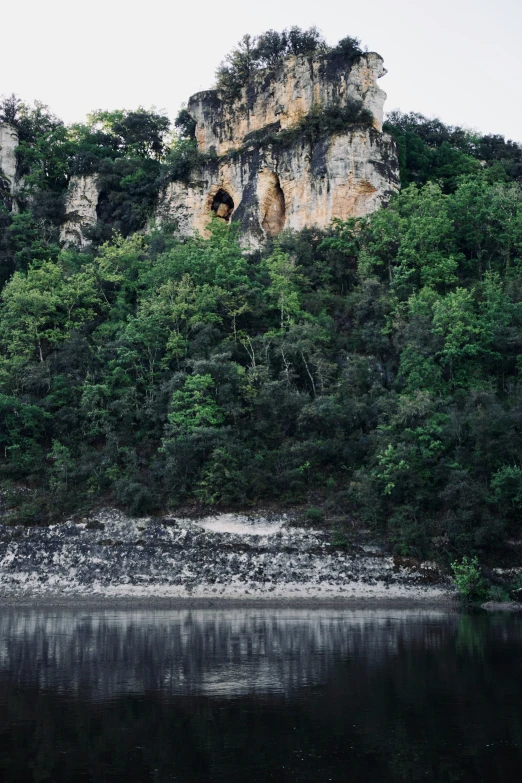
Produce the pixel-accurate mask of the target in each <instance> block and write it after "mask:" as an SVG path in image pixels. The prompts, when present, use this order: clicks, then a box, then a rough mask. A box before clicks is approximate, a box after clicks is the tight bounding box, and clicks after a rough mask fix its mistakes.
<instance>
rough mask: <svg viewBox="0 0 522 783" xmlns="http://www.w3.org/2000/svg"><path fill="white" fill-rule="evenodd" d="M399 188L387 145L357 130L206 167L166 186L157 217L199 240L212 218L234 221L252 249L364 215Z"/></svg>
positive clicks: (361, 128) (255, 150) (250, 151)
mask: <svg viewBox="0 0 522 783" xmlns="http://www.w3.org/2000/svg"><path fill="white" fill-rule="evenodd" d="M398 188H399V177H398V165H397V157H396V150H395V144H394V142H393V140H392V139H391V138H390V137H389V136H387V135H385V134H382V133H379V132H378V131H376V130H375V129H374V128H368V127H364V126H356V127H352V128H351V129H350V130H347V131H346V132H345V133H339V134H335V135H331V136H328V135H326V134H325V135H323V136H322V137H320V138H318V139H317V140H315V141H311V140H310V139H309V138H307V137H306V135H303V136H302V137H300V138H298V139H296V140H295V142H294V143H293V144H292V145H291V146H289V147H284V146H279V145H278V144H269V145H267V146H265V147H260V148H256V147H251V148H248V147H247V148H246V149H245V150H244V151H242V152H241V153H240V154H238V155H235V156H233V157H228V156H227V157H226V158H225V159H223V160H218V161H211V162H208V163H207V164H206V165H204V166H202V167H200V169H199V170H198V171H196V172H194V178H193V180H192V181H191V182H190V183H189V184H188V185H187V184H185V183H181V182H172V183H170V184H169V185H168V186H167V188H166V189H165V190H164V191H163V193H162V195H161V197H160V203H159V206H158V210H157V213H156V216H157V221H158V222H159V223H160V224H161V223H165V222H171V223H175V224H176V225H177V228H178V230H179V232H180V233H181V234H184V235H190V234H192V233H194V232H199V233H201V234H205V231H206V229H207V226H208V222H209V220H210V218H211V216H212V214H213V213H214V214H215V215H216V216H217V217H220V218H222V219H224V220H227V221H228V220H230V219H232V220H234V221H236V222H239V223H240V225H241V228H242V235H243V238H244V240H245V243H246V244H248V245H249V246H250V247H252V248H255V247H259V246H260V245H262V244H263V243H264V241H265V240H266V238H267V237H268V236H275V235H277V234H279V232H280V231H281V230H282V229H283V228H285V229H294V230H296V231H299V230H300V229H302V228H305V227H306V226H318V227H320V228H325V227H326V226H328V224H329V223H330V221H331V220H332V218H334V217H336V218H340V219H342V220H346V219H347V218H349V217H354V216H355V217H361V216H363V215H367V214H369V213H370V212H373V211H374V210H375V209H377V208H378V207H380V206H382V205H384V204H386V203H387V201H388V200H389V199H390V197H391V196H392V194H393V193H394V192H396V191H397V190H398Z"/></svg>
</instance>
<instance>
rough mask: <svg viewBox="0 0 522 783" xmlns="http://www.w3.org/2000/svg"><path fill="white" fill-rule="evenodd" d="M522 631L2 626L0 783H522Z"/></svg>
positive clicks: (66, 622)
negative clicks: (258, 782) (45, 782)
mask: <svg viewBox="0 0 522 783" xmlns="http://www.w3.org/2000/svg"><path fill="white" fill-rule="evenodd" d="M521 653H522V618H519V617H516V616H509V617H506V616H499V617H495V616H483V615H476V616H472V615H456V614H449V613H445V612H442V611H441V612H439V611H394V612H392V611H379V610H367V611H362V610H360V611H346V610H327V609H311V610H305V609H295V610H292V609H281V610H271V609H229V610H218V611H212V610H186V611H136V612H132V611H116V610H115V611H108V610H105V611H85V610H77V611H75V610H72V609H62V610H55V611H51V610H43V609H42V610H38V611H37V610H34V611H30V610H26V609H22V608H20V609H4V610H1V611H0V780H1V781H2V783H4V782H5V783H15V782H16V783H22V782H23V783H25V781H38V783H43V781H52V783H58V782H61V781H76V780H78V781H93V782H94V781H96V782H97V783H98V781H127V782H129V781H131V782H134V781H136V783H138V781H139V782H140V783H141V782H145V781H154V782H155V783H156V782H158V783H160V782H162V781H186V782H187V783H189V781H190V783H199V781H201V782H203V781H205V782H207V781H209V782H212V781H219V782H220V783H221V781H223V783H224V782H225V781H226V782H227V783H240V781H241V783H243V781H248V782H249V783H255V781H271V780H277V781H281V782H282V783H286V782H287V781H288V782H290V781H296V782H297V783H301V781H314V783H322V782H323V781H325V782H326V781H339V782H341V781H342V782H343V783H344V782H345V781H346V782H348V781H354V782H355V783H357V782H358V781H361V782H362V781H368V782H371V783H373V781H376V782H377V781H387V783H388V782H389V781H392V782H395V781H408V782H409V781H421V780H422V781H433V783H444V782H445V781H448V783H449V782H450V781H451V782H452V783H454V782H455V781H462V782H463V783H467V782H468V781H469V783H471V781H473V783H476V781H511V780H513V781H519V780H520V779H522V677H521V674H522V671H521V668H522V655H521Z"/></svg>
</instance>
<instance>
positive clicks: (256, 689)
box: [0, 609, 456, 699]
mask: <svg viewBox="0 0 522 783" xmlns="http://www.w3.org/2000/svg"><path fill="white" fill-rule="evenodd" d="M455 623H456V618H451V617H448V615H447V614H445V613H442V612H436V611H400V612H397V613H395V615H390V613H389V612H384V611H383V612H380V611H341V610H311V611H309V610H301V609H295V610H290V609H287V610H269V609H238V610H226V611H223V610H220V611H211V610H185V611H152V612H151V611H146V612H140V611H136V612H131V611H103V612H95V613H86V612H81V611H72V610H55V611H23V610H4V611H3V612H2V613H0V678H1V677H2V675H3V674H4V673H7V672H10V679H11V681H12V680H13V676H15V677H16V680H17V681H19V682H20V683H21V684H22V683H23V684H24V685H29V684H34V685H37V686H38V687H40V688H55V687H58V688H59V689H60V690H63V691H73V692H76V691H78V690H79V689H82V692H84V693H85V692H86V691H87V692H88V693H90V695H91V697H94V698H96V697H97V696H99V697H100V698H104V699H106V698H107V697H108V696H110V695H114V694H118V693H142V692H147V691H151V690H154V691H158V690H159V691H161V692H162V693H170V694H173V693H177V692H178V693H181V692H187V691H190V692H193V693H204V694H208V695H219V696H227V695H231V696H236V695H241V694H247V693H262V692H283V693H287V692H290V691H292V690H294V689H296V688H300V687H302V686H304V685H311V684H319V683H321V682H324V681H325V680H326V679H327V678H328V676H329V673H330V671H331V669H332V667H333V666H334V665H335V663H336V661H338V660H339V659H346V658H349V657H354V656H355V657H357V658H359V659H361V660H363V661H364V662H365V665H367V666H371V665H373V664H375V663H377V662H379V661H380V660H382V659H383V658H388V657H390V656H393V655H395V654H397V653H398V651H399V650H400V649H401V648H402V647H403V646H408V647H411V646H412V645H413V646H416V645H420V646H422V647H423V648H424V649H426V648H430V649H437V648H439V647H440V646H441V645H442V644H444V640H445V638H446V637H447V634H448V633H451V632H452V629H453V628H454V625H455Z"/></svg>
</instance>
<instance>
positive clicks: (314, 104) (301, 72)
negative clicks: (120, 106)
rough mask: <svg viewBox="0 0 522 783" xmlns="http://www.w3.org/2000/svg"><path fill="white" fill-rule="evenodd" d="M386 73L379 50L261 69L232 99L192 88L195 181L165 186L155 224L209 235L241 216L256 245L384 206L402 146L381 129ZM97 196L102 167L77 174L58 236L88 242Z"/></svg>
mask: <svg viewBox="0 0 522 783" xmlns="http://www.w3.org/2000/svg"><path fill="white" fill-rule="evenodd" d="M385 73H386V71H385V69H384V67H383V61H382V58H381V57H380V55H378V54H375V53H373V52H370V53H366V54H362V55H360V56H358V57H356V58H355V60H353V59H351V58H350V57H348V56H344V55H342V54H339V53H338V52H336V51H335V50H334V51H333V52H327V53H323V54H320V55H315V56H310V57H308V56H304V55H299V56H292V57H287V58H286V59H285V60H283V61H282V62H281V63H280V64H279V65H278V66H277V67H276V68H275V69H273V70H268V69H267V70H260V71H258V72H255V73H254V75H253V76H252V77H251V79H250V82H249V83H248V85H247V86H245V87H243V88H242V90H241V91H240V94H238V95H236V96H235V97H230V96H229V95H227V94H226V93H225V92H223V91H222V90H218V89H215V90H207V91H205V92H200V93H197V94H196V95H194V96H193V97H192V98H191V99H190V100H189V103H188V107H187V116H188V117H189V119H190V121H191V123H190V124H192V125H193V127H194V137H195V140H196V142H197V147H198V162H197V163H196V165H194V166H193V168H192V171H191V174H190V177H189V178H188V181H179V180H176V181H171V182H169V183H168V184H167V185H166V186H164V187H163V188H162V190H161V192H160V193H159V198H158V203H157V208H156V211H155V215H154V221H155V223H156V224H157V225H161V224H166V223H168V224H173V225H174V226H175V227H176V228H177V230H178V233H179V234H181V235H182V236H190V235H191V234H194V233H196V232H199V233H201V234H203V235H204V234H205V232H206V231H207V227H208V223H209V221H210V219H211V217H212V215H215V216H217V217H218V218H221V219H223V220H225V221H227V222H228V221H231V220H232V221H234V222H237V223H239V224H240V226H241V229H242V242H243V244H244V245H245V246H247V247H250V248H256V247H259V246H261V245H262V244H263V243H264V242H265V241H266V239H267V237H269V236H275V235H277V234H279V232H280V231H282V230H283V229H295V230H300V229H302V228H304V227H307V226H308V227H311V226H317V227H319V228H325V227H327V226H328V225H329V223H330V222H331V220H332V218H341V219H347V218H349V217H359V216H363V215H367V214H369V213H370V212H372V211H373V210H375V209H377V208H378V207H380V206H382V205H384V204H386V203H387V201H388V200H389V198H390V197H391V195H392V194H393V193H394V192H396V191H398V189H399V185H400V183H399V167H398V160H397V154H396V148H395V142H394V140H393V139H392V138H391V137H390V136H388V135H386V134H384V133H383V132H382V119H383V105H384V100H385V98H386V94H385V93H384V92H383V90H381V88H380V87H379V86H378V84H377V80H378V79H379V78H380V77H381V76H383V75H384V74H385ZM100 198H103V193H101V192H100V186H99V180H98V178H97V177H96V176H95V175H94V176H92V175H90V176H75V177H72V179H71V183H70V185H69V189H68V193H67V197H66V205H65V208H66V219H65V222H64V224H63V225H62V229H61V240H62V242H63V243H65V244H76V245H80V246H84V245H86V244H88V240H87V239H86V235H85V231H86V229H87V228H88V227H90V226H93V225H95V223H96V220H97V207H98V202H99V200H100Z"/></svg>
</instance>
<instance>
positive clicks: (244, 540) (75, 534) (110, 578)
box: [0, 511, 451, 601]
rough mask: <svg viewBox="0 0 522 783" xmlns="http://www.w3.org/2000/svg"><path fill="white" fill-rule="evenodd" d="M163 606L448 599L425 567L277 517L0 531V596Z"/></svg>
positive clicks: (103, 522) (107, 521) (100, 517)
mask: <svg viewBox="0 0 522 783" xmlns="http://www.w3.org/2000/svg"><path fill="white" fill-rule="evenodd" d="M53 593H54V594H56V593H69V594H73V595H86V596H91V597H92V596H93V595H95V594H97V595H102V596H111V595H112V596H135V597H140V596H141V597H153V596H161V597H164V598H190V597H192V598H205V599H206V598H239V599H244V598H270V599H273V598H280V599H289V598H298V599H303V598H305V599H309V598H313V599H321V598H322V599H325V598H326V599H330V598H341V599H342V598H347V599H353V598H355V599H365V598H373V599H375V598H380V599H385V598H391V599H397V598H406V599H409V600H412V599H413V600H417V599H420V600H428V601H429V600H440V599H444V598H445V597H447V596H448V595H450V594H451V587H450V584H449V581H448V579H447V578H445V577H444V576H443V574H442V573H441V572H439V570H438V569H437V567H436V566H435V565H434V564H433V563H417V564H415V565H412V563H403V562H401V561H400V560H397V559H394V558H392V557H390V556H388V555H386V554H385V553H384V552H382V551H381V550H380V549H379V548H377V547H368V546H366V547H365V546H360V545H354V546H353V547H350V548H338V547H335V546H333V545H332V544H331V543H330V541H329V536H328V534H327V533H326V532H325V531H320V530H312V529H309V528H307V529H303V528H298V527H294V526H291V525H289V524H288V520H286V519H285V518H282V517H276V518H274V517H272V516H270V517H269V516H258V515H254V516H248V517H247V516H243V515H237V514H221V515H217V516H215V517H207V518H203V519H197V520H189V519H182V518H179V519H177V518H174V517H168V518H165V519H163V520H159V519H129V518H128V517H125V516H123V515H122V514H120V513H118V512H114V511H106V512H100V513H98V514H97V515H96V517H91V518H89V519H88V520H85V521H83V522H66V523H64V524H62V525H51V526H50V527H47V528H44V527H32V528H21V527H15V526H10V525H4V524H0V595H2V596H3V598H4V599H5V598H6V597H7V596H9V595H13V596H23V595H24V594H25V595H27V594H43V595H45V594H53Z"/></svg>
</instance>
